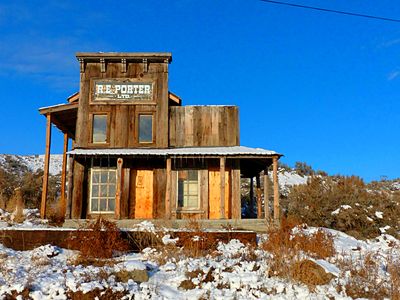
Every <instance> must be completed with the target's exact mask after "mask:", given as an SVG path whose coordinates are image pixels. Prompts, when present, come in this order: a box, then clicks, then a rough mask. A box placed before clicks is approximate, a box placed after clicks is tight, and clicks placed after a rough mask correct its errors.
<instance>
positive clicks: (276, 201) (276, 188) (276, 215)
mask: <svg viewBox="0 0 400 300" xmlns="http://www.w3.org/2000/svg"><path fill="white" fill-rule="evenodd" d="M272 162H273V177H274V221H275V222H278V221H279V184H278V157H277V156H274V157H273V158H272Z"/></svg>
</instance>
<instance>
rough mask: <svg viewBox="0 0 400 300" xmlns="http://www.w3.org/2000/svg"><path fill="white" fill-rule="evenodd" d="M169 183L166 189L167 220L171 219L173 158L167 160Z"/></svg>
mask: <svg viewBox="0 0 400 300" xmlns="http://www.w3.org/2000/svg"><path fill="white" fill-rule="evenodd" d="M166 173H167V174H166V175H167V182H166V187H165V219H167V220H168V219H170V218H171V158H170V157H168V158H167V168H166Z"/></svg>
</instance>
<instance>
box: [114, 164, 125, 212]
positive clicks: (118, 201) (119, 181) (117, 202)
mask: <svg viewBox="0 0 400 300" xmlns="http://www.w3.org/2000/svg"><path fill="white" fill-rule="evenodd" d="M123 162H124V160H123V159H122V158H121V157H119V158H118V160H117V188H116V192H115V218H116V219H121V194H122V182H123V173H122V164H123Z"/></svg>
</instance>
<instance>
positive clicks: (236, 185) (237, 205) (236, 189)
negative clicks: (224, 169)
mask: <svg viewBox="0 0 400 300" xmlns="http://www.w3.org/2000/svg"><path fill="white" fill-rule="evenodd" d="M231 186H232V188H231V190H232V192H231V193H232V195H231V201H232V218H233V219H241V217H242V212H241V206H242V205H241V195H240V161H239V160H238V159H235V161H234V163H233V168H232V183H231Z"/></svg>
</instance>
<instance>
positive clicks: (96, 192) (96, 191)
mask: <svg viewBox="0 0 400 300" xmlns="http://www.w3.org/2000/svg"><path fill="white" fill-rule="evenodd" d="M92 197H99V186H98V185H93V186H92Z"/></svg>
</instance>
